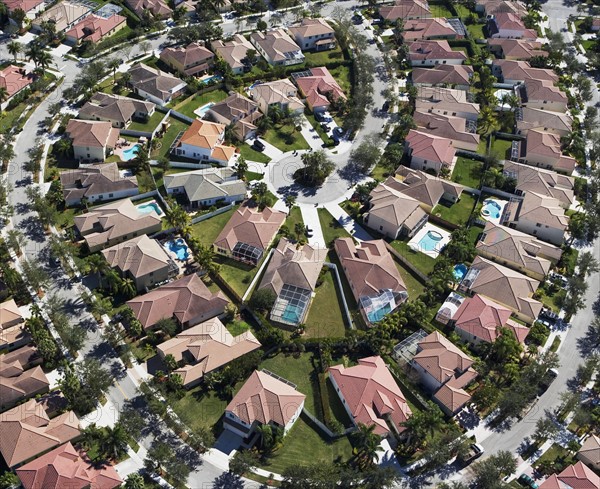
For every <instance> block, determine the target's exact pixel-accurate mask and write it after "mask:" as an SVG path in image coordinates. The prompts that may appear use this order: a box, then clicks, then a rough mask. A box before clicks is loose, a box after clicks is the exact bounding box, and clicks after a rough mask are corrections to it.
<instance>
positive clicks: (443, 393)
mask: <svg viewBox="0 0 600 489" xmlns="http://www.w3.org/2000/svg"><path fill="white" fill-rule="evenodd" d="M433 399H434V400H435V401H436V402H437V403H438V404H441V405H442V406H444V407H445V408H446V409H447V410H448V411H449V412H451V413H456V412H457V411H458V410H459V409H461V408H462V407H463V406H464V405H465V404H467V403H468V402H469V401H470V400H471V394H469V393H468V392H466V391H465V390H464V389H462V388H460V387H454V385H453V382H452V380H450V381H448V382H446V383H445V384H444V385H442V386H441V387H440V388H439V389H438V390H437V392H436V393H435V394H434V395H433Z"/></svg>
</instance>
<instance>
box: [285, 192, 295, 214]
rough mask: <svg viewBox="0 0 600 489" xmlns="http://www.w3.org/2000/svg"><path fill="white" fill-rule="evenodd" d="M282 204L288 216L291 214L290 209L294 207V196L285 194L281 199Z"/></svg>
mask: <svg viewBox="0 0 600 489" xmlns="http://www.w3.org/2000/svg"><path fill="white" fill-rule="evenodd" d="M283 203H284V204H285V205H286V207H287V208H288V214H289V213H290V212H292V207H294V206H295V205H296V195H295V194H287V195H286V196H285V197H284V198H283Z"/></svg>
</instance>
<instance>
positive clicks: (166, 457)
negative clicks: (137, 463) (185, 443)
mask: <svg viewBox="0 0 600 489" xmlns="http://www.w3.org/2000/svg"><path fill="white" fill-rule="evenodd" d="M176 458H177V455H176V454H175V452H174V451H173V449H172V448H171V446H170V445H169V444H167V443H165V442H164V441H160V440H154V441H153V442H152V445H151V446H150V449H149V450H148V452H147V454H146V459H145V460H144V466H145V467H146V469H147V470H148V471H150V472H156V471H158V472H159V474H163V473H164V471H165V470H166V468H167V466H168V465H170V464H171V463H172V462H173V460H174V459H176Z"/></svg>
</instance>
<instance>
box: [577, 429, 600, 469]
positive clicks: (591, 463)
mask: <svg viewBox="0 0 600 489" xmlns="http://www.w3.org/2000/svg"><path fill="white" fill-rule="evenodd" d="M577 458H578V459H579V460H581V461H582V462H583V463H584V464H585V465H587V466H588V467H591V468H593V469H596V470H598V469H600V438H599V437H598V436H596V435H594V434H590V435H589V436H588V437H587V438H586V439H585V441H584V442H583V445H581V448H580V449H579V451H578V452H577Z"/></svg>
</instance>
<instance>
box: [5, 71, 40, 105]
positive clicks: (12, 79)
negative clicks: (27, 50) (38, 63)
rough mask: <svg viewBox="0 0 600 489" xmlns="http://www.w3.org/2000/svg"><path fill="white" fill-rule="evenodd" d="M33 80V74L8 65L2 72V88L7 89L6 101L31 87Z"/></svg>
mask: <svg viewBox="0 0 600 489" xmlns="http://www.w3.org/2000/svg"><path fill="white" fill-rule="evenodd" d="M33 80H34V76H33V74H32V73H27V71H26V69H25V68H23V67H20V66H15V65H8V66H7V67H6V68H4V69H2V70H0V88H5V89H6V94H7V99H6V101H8V100H9V99H10V98H11V97H12V96H13V95H16V94H17V93H19V92H20V91H21V90H23V89H24V88H25V87H27V86H29V85H31V84H32V83H33Z"/></svg>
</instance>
